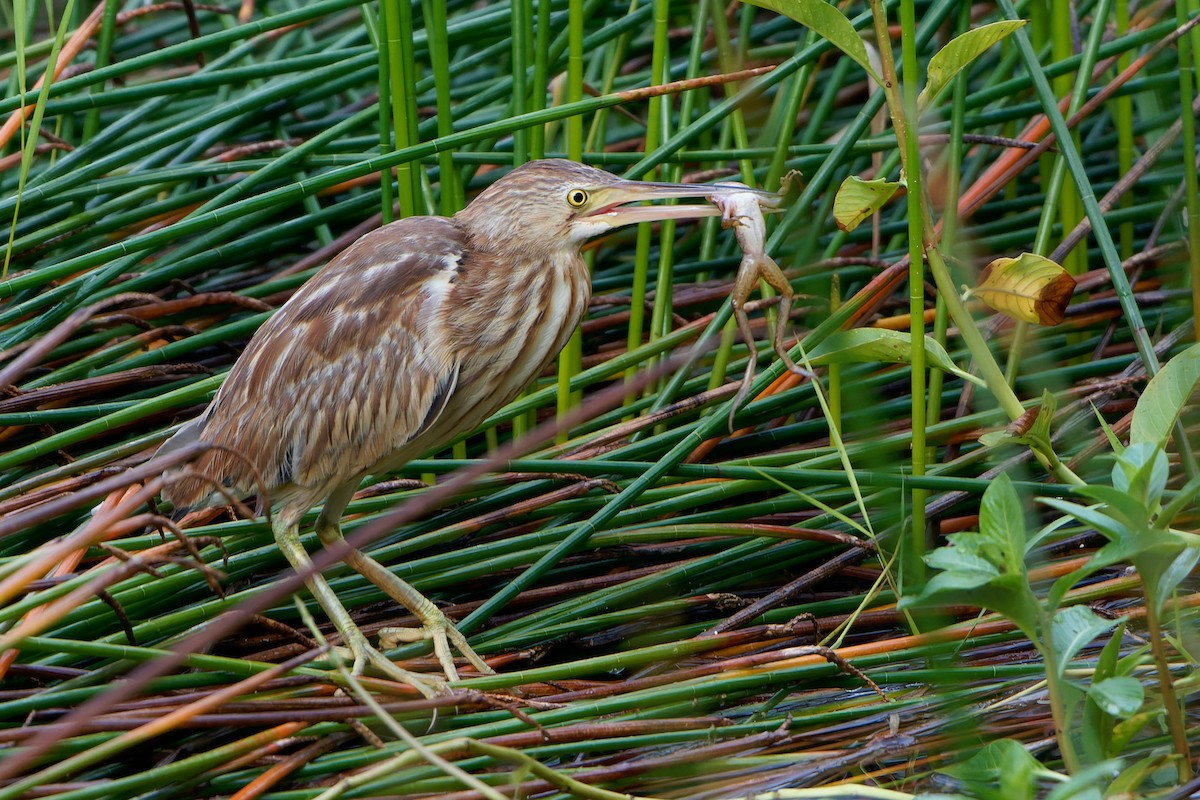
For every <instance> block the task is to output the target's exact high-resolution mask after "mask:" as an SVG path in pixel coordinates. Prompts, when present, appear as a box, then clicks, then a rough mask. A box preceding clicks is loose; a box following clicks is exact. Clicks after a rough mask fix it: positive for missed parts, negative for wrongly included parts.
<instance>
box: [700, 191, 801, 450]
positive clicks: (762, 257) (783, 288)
mask: <svg viewBox="0 0 1200 800" xmlns="http://www.w3.org/2000/svg"><path fill="white" fill-rule="evenodd" d="M714 202H715V203H716V204H717V207H718V208H720V209H721V224H722V225H723V226H724V227H726V228H733V232H734V235H735V236H736V237H737V241H738V245H739V246H740V247H741V248H742V262H741V264H740V265H739V266H738V274H737V279H736V280H735V281H734V284H733V293H732V295H731V297H730V304H731V305H732V307H733V316H734V319H735V320H736V322H737V327H738V331H740V332H741V335H742V339H743V340H744V341H745V343H746V346H747V347H748V348H749V350H750V358H749V361H748V363H747V364H746V372H745V375H743V376H742V384H741V386H740V387H738V392H737V395H736V396H735V397H734V399H733V403H732V405H731V406H730V409H729V429H730V430H733V416H734V413H735V412H736V411H737V409H738V408H739V407H740V406H741V404H742V402H743V401H744V400H745V399H746V395H747V394H749V392H750V385H751V384H752V383H753V382H754V372H755V369H754V368H755V362H756V361H757V353H758V351H757V349H756V348H755V346H754V335H753V334H752V332H751V330H750V320H749V318H748V317H747V316H746V300H747V298H749V297H750V293H751V292H753V291H754V287H756V286H757V285H758V282H759V281H760V280H762V281H765V282H766V283H767V285H768V286H770V287H771V288H772V289H774V290H775V291H776V292H777V293H778V294H779V309H778V312H777V314H776V321H775V329H774V331H773V332H772V335H771V344H772V347H773V348H774V350H775V354H776V355H778V356H779V358H780V360H782V361H783V363H784V364H785V365H786V366H787V368H788V369H789V370H790V371H791V372H793V373H795V374H797V375H804V376H806V377H811V375H810V374H809V372H808V371H807V370H804V369H802V368H800V367H799V366H797V365H796V363H795V362H793V361H792V358H791V356H789V355H788V352H787V348H786V347H784V346H783V340H784V336H785V334H786V330H787V321H788V315H789V314H790V313H791V307H792V296H793V294H794V293H793V291H792V284H791V283H790V282H789V281H788V279H787V276H786V275H784V274H783V270H782V269H780V268H779V265H778V264H776V263H775V260H774V259H772V258H771V257H770V256H769V255H767V252H766V223H765V222H764V220H763V213H762V202H763V201H762V198H761V196H760V195H759V194H757V193H754V192H750V191H746V192H744V193H733V194H725V195H722V196H720V197H717V198H714Z"/></svg>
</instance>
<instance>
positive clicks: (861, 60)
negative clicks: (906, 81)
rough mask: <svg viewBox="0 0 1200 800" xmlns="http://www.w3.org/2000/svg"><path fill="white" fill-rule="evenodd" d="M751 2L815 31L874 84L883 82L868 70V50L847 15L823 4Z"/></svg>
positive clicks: (785, 0)
mask: <svg viewBox="0 0 1200 800" xmlns="http://www.w3.org/2000/svg"><path fill="white" fill-rule="evenodd" d="M750 2H751V3H753V4H754V5H756V6H758V7H759V8H766V9H769V10H770V11H774V12H775V13H777V14H783V15H784V16H785V17H790V18H791V19H794V20H795V21H796V22H799V23H800V24H801V25H803V26H804V27H806V28H809V29H811V30H813V31H816V33H817V35H818V36H820V37H821V38H823V39H826V40H827V41H828V42H829V43H830V44H832V45H833V46H834V47H836V48H837V49H839V50H841V51H842V52H843V53H845V54H846V55H848V56H849V57H850V58H852V59H853V60H854V62H855V63H856V64H858V65H859V66H860V67H862V68H863V69H865V70H866V71H867V74H868V75H870V76H871V78H872V79H874V81H875V82H876V83H883V79H881V78H880V77H879V75H878V74H877V73H876V72H875V68H874V67H872V66H871V59H870V57H869V56H868V55H867V46H866V45H865V44H863V40H862V39H861V38H860V37H859V35H858V31H856V30H854V26H853V25H851V24H850V20H848V19H846V15H845V14H843V13H842V12H841V11H839V10H838V8H837V7H836V6H834V5H832V4H830V3H827V2H825V0H750Z"/></svg>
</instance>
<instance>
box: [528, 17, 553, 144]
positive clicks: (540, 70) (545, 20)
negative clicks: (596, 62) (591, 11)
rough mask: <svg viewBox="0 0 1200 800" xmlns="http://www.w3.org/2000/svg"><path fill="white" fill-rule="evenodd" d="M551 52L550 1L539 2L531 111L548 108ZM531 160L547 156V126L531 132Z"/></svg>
mask: <svg viewBox="0 0 1200 800" xmlns="http://www.w3.org/2000/svg"><path fill="white" fill-rule="evenodd" d="M549 51H550V0H538V3H537V32H536V33H535V35H534V43H533V93H532V96H531V97H530V103H529V110H530V111H540V110H542V109H543V108H545V107H546V83H547V81H548V80H549V74H548V73H549V67H548V66H547V64H546V59H547V58H549ZM529 134H530V135H529V156H530V158H543V157H545V155H546V126H544V125H535V126H534V127H533V128H532V129H531V130H530V131H529Z"/></svg>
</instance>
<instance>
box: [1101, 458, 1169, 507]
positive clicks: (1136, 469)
mask: <svg viewBox="0 0 1200 800" xmlns="http://www.w3.org/2000/svg"><path fill="white" fill-rule="evenodd" d="M1168 477H1169V465H1168V463H1167V454H1166V453H1164V452H1163V450H1162V448H1161V447H1160V446H1159V445H1158V444H1155V443H1151V442H1134V443H1133V444H1131V445H1129V447H1127V448H1125V450H1124V451H1122V452H1121V453H1119V454H1118V455H1117V458H1116V461H1115V463H1114V464H1113V468H1112V482H1113V486H1114V487H1116V488H1117V489H1120V490H1121V491H1122V492H1127V493H1128V494H1130V495H1132V496H1134V497H1136V498H1137V499H1138V500H1139V501H1140V502H1141V503H1142V504H1144V505H1145V506H1147V508H1151V507H1154V506H1156V505H1157V504H1158V501H1159V498H1161V497H1162V493H1163V490H1164V489H1166V488H1167V478H1168Z"/></svg>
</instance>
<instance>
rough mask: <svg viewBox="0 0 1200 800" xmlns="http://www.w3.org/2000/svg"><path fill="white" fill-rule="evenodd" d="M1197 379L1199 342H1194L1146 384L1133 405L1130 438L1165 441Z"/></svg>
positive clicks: (1199, 364)
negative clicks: (1140, 395) (1139, 397)
mask: <svg viewBox="0 0 1200 800" xmlns="http://www.w3.org/2000/svg"><path fill="white" fill-rule="evenodd" d="M1197 383H1200V344H1194V345H1192V346H1191V347H1189V348H1188V349H1187V350H1184V351H1183V352H1182V353H1180V354H1179V355H1177V356H1175V357H1174V358H1172V359H1171V360H1170V361H1168V362H1167V363H1166V364H1165V365H1163V368H1162V369H1161V370H1159V372H1158V374H1157V375H1155V376H1154V377H1153V378H1151V379H1150V382H1149V383H1148V384H1146V390H1145V391H1144V392H1142V397H1141V399H1140V400H1138V402H1137V405H1136V406H1135V407H1134V409H1133V423H1132V424H1131V426H1130V429H1129V440H1130V442H1132V443H1136V442H1149V443H1150V444H1158V445H1165V444H1166V443H1167V437H1168V436H1170V435H1171V429H1172V428H1174V427H1175V420H1176V419H1177V418H1178V417H1179V412H1180V411H1182V410H1183V408H1184V406H1186V405H1187V403H1188V400H1189V399H1190V398H1191V396H1192V393H1193V392H1195V391H1196V384H1197Z"/></svg>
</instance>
